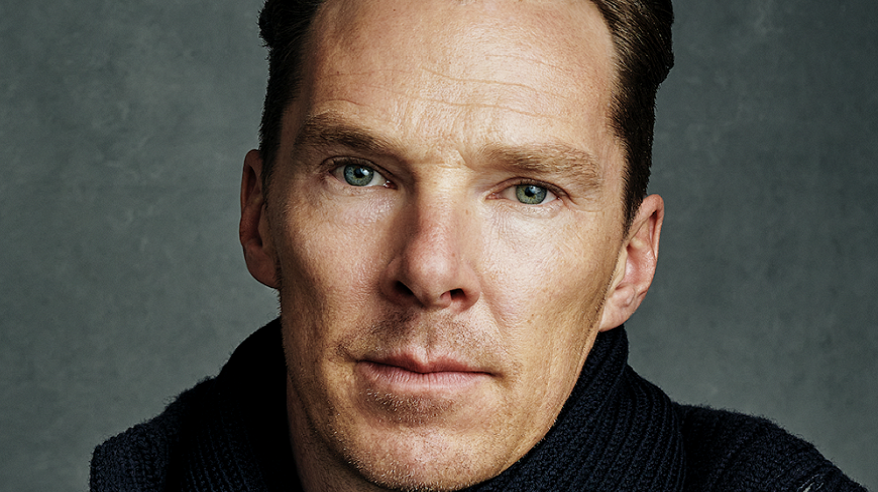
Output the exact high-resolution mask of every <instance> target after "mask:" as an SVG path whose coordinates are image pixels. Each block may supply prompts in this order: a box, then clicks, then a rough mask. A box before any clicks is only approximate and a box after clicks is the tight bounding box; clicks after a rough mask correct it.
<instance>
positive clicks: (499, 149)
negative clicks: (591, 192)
mask: <svg viewBox="0 0 878 492" xmlns="http://www.w3.org/2000/svg"><path fill="white" fill-rule="evenodd" d="M485 153H486V155H487V157H488V159H490V160H491V161H492V162H500V163H501V164H502V165H504V166H507V167H508V168H509V169H510V170H511V171H514V172H517V173H521V174H524V175H533V176H548V177H572V178H573V179H575V180H577V181H578V182H580V183H581V184H582V185H585V186H586V187H588V188H591V189H598V188H600V187H601V186H602V184H603V181H604V179H603V173H602V172H601V165H600V163H599V161H598V159H597V158H595V156H594V155H593V154H592V153H591V152H588V151H585V150H581V149H577V148H575V147H571V146H568V145H564V144H535V145H523V146H514V147H508V146H491V147H489V148H487V149H486V152H485Z"/></svg>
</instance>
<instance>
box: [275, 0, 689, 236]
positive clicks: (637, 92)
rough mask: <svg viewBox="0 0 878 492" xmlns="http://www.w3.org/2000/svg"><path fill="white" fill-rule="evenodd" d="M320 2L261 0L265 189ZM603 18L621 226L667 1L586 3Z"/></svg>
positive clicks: (635, 188)
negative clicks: (620, 165)
mask: <svg viewBox="0 0 878 492" xmlns="http://www.w3.org/2000/svg"><path fill="white" fill-rule="evenodd" d="M323 1H324V0H267V1H266V2H265V6H264V7H263V8H262V12H261V13H260V15H259V29H260V35H261V36H262V39H263V40H264V41H265V46H266V47H267V48H268V88H267V90H266V92H265V105H264V107H263V112H262V123H261V125H260V130H259V150H260V152H261V154H262V158H263V182H264V186H266V187H267V185H268V179H269V177H270V176H271V171H272V169H273V165H274V161H275V158H276V157H277V150H278V148H279V147H280V131H281V120H282V119H283V112H284V110H286V108H287V107H288V106H289V104H290V102H292V100H293V99H294V98H295V97H296V95H297V94H298V89H299V83H300V82H301V75H302V74H301V67H302V58H303V45H304V41H305V37H306V36H307V34H308V30H309V27H310V26H311V22H312V21H313V19H314V16H315V15H316V13H317V9H318V8H319V7H320V5H321V4H322V3H323ZM590 1H591V2H593V3H594V4H595V5H596V6H597V8H598V9H599V10H600V12H601V14H602V15H603V16H604V20H605V21H606V23H607V25H608V27H609V29H610V32H611V33H612V36H613V43H614V45H615V47H616V71H617V80H616V84H615V87H614V91H613V109H612V113H611V118H612V125H613V130H614V131H615V133H616V136H617V137H618V138H619V139H620V140H621V141H622V144H623V146H624V149H625V160H626V163H627V165H626V167H625V174H624V180H625V195H624V198H623V199H624V204H625V226H626V228H627V227H628V225H630V223H631V220H632V219H633V218H634V214H635V213H636V212H637V208H638V207H639V206H640V202H641V201H642V200H643V198H644V197H645V196H646V187H647V185H648V183H649V169H650V166H651V165H652V141H653V126H654V124H655V95H656V91H657V90H658V87H659V85H660V84H661V83H662V82H663V81H664V80H665V78H666V77H667V76H668V72H669V71H670V70H671V67H672V66H673V64H674V53H673V49H672V44H671V24H673V22H674V13H673V7H672V5H671V0H590Z"/></svg>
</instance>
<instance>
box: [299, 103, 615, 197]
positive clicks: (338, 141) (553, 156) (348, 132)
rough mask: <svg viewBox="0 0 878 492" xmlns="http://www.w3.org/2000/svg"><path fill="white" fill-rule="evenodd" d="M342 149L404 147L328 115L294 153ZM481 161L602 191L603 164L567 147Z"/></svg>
mask: <svg viewBox="0 0 878 492" xmlns="http://www.w3.org/2000/svg"><path fill="white" fill-rule="evenodd" d="M339 146H342V147H346V148H348V149H351V150H353V151H357V152H361V153H364V154H372V155H395V154H398V152H399V151H398V149H400V148H401V147H402V146H401V145H400V144H398V143H396V142H394V141H392V140H389V139H386V138H382V137H379V136H377V135H374V134H372V133H369V131H368V130H365V129H363V128H361V127H358V126H356V125H353V124H351V123H349V122H347V121H346V120H345V118H343V117H342V116H341V115H339V114H337V113H335V112H326V113H321V114H318V115H311V116H308V117H307V118H306V119H305V122H304V123H303V124H302V127H301V128H300V129H299V133H298V135H297V136H296V140H295V144H294V146H293V152H296V151H297V150H298V149H301V148H303V147H312V148H321V147H323V148H329V147H339ZM479 157H480V158H481V159H485V160H487V162H492V163H497V164H499V166H500V167H501V168H503V169H505V170H507V171H509V172H514V173H516V174H521V175H524V176H525V177H526V176H534V177H549V178H558V177H572V178H573V179H575V180H577V181H578V182H579V183H580V184H582V185H584V186H586V187H588V188H591V189H598V188H600V187H601V185H602V184H603V173H602V172H601V165H600V161H599V160H598V159H597V158H596V157H595V156H594V154H592V153H591V152H588V151H586V150H582V149H578V148H576V147H572V146H569V145H565V144H554V143H550V144H532V145H531V144H525V145H520V146H509V145H502V144H492V145H488V146H486V147H484V148H483V149H481V151H480V152H479Z"/></svg>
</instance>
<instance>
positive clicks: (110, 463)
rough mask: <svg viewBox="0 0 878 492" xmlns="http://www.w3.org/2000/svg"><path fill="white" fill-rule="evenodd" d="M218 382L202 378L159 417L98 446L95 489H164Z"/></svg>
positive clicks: (94, 458)
mask: <svg viewBox="0 0 878 492" xmlns="http://www.w3.org/2000/svg"><path fill="white" fill-rule="evenodd" d="M214 386H215V380H214V379H206V380H204V381H202V382H201V383H199V384H198V385H196V386H195V387H194V388H192V389H189V390H187V391H185V392H183V393H182V394H180V395H179V396H178V397H177V398H176V399H175V400H174V401H173V402H172V403H171V404H170V405H168V407H167V408H166V409H165V410H164V411H163V412H162V413H161V414H159V415H158V416H156V417H155V418H153V419H151V420H148V421H146V422H143V423H141V424H138V425H135V426H133V427H131V428H129V429H128V430H126V431H125V432H123V433H121V434H119V435H117V436H114V437H112V438H110V439H108V440H107V441H106V442H104V443H103V444H101V445H99V446H98V447H97V448H95V451H94V454H93V455H92V460H91V477H90V487H91V490H93V491H102V490H130V491H140V490H164V489H165V486H166V485H167V484H168V483H170V480H171V479H172V476H173V475H174V473H175V471H174V463H176V462H177V460H176V459H175V457H176V456H177V455H179V454H180V453H185V448H186V443H187V442H188V441H189V440H190V439H189V438H188V437H187V436H189V434H191V433H192V431H193V427H194V425H193V424H194V423H196V422H198V421H199V420H200V417H199V416H200V415H201V414H202V413H203V412H202V411H203V409H204V408H205V407H206V406H210V405H211V403H210V401H211V400H212V397H213V393H214Z"/></svg>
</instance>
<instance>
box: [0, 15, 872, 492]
mask: <svg viewBox="0 0 878 492" xmlns="http://www.w3.org/2000/svg"><path fill="white" fill-rule="evenodd" d="M259 4H260V2H259V0H246V1H243V0H224V1H210V2H209V1H205V0H197V1H196V0H191V1H180V0H176V1H175V0H162V1H158V0H140V1H137V2H134V1H131V0H75V1H74V0H47V1H40V2H9V1H4V2H3V4H2V5H0V163H2V164H0V165H2V168H0V169H2V175H0V225H2V234H0V313H2V331H0V436H2V444H0V456H2V460H0V488H2V489H3V490H16V491H30V490H33V491H46V490H84V489H85V488H86V486H87V485H86V484H87V476H88V461H89V457H90V453H91V450H92V448H93V447H94V445H95V444H97V443H98V442H100V441H101V440H103V439H105V438H106V437H108V436H110V435H112V434H115V433H118V432H120V431H123V430H124V429H126V428H127V427H128V426H129V425H131V424H134V423H136V422H138V421H141V420H144V419H146V418H148V417H150V416H153V415H155V414H156V413H158V412H159V411H160V410H161V409H162V408H163V406H164V405H165V404H166V403H167V402H168V401H169V398H170V397H171V396H172V395H174V394H176V393H178V392H179V391H181V390H183V389H185V388H187V387H189V386H191V385H192V384H193V383H195V382H196V381H197V380H198V379H200V378H202V377H203V376H206V375H210V374H215V373H216V372H217V370H218V369H219V367H220V366H221V365H222V363H223V362H224V361H225V360H226V358H227V357H228V355H229V353H230V352H231V351H232V350H233V348H234V347H235V346H236V345H237V343H238V342H239V341H240V340H242V339H243V338H244V337H245V336H246V335H247V334H248V333H249V332H250V331H252V330H253V329H255V328H256V327H258V326H260V325H261V324H262V323H264V322H266V321H268V320H270V319H271V318H272V317H274V316H275V315H276V307H275V300H274V295H273V294H272V292H270V291H269V290H267V289H265V288H263V287H261V286H260V285H259V284H257V283H256V282H255V281H254V280H252V279H251V278H250V277H249V275H248V274H247V272H246V269H245V267H244V263H243V261H242V259H241V254H240V248H239V245H238V244H237V229H236V228H237V214H238V205H237V200H238V198H237V193H238V179H239V174H240V169H241V163H242V159H243V156H244V153H245V152H246V151H247V150H248V149H250V148H251V147H254V146H255V145H256V130H257V126H258V120H259V113H260V105H261V99H262V94H263V89H264V82H265V70H266V67H265V62H264V56H265V54H264V52H263V50H262V48H261V46H260V42H259V40H258V39H257V29H256V24H255V23H256V12H257V10H258V7H259ZM676 10H677V18H678V22H677V26H676V31H675V38H676V53H677V60H678V62H677V67H676V68H675V70H674V71H673V72H672V74H671V78H670V80H669V81H668V83H667V84H666V85H665V86H664V88H663V90H662V92H661V94H660V98H659V108H658V118H659V123H658V127H657V138H656V159H655V160H656V164H655V172H654V181H653V187H652V189H653V191H655V192H658V193H660V194H662V195H663V196H664V197H665V200H666V203H667V219H666V221H665V228H664V234H663V236H662V238H663V241H662V245H661V259H660V261H659V271H658V277H657V280H656V283H655V285H654V286H653V289H652V292H651V293H650V295H649V296H648V297H647V301H646V303H645V305H644V306H643V307H642V309H641V311H640V312H638V313H637V314H636V315H635V317H634V319H632V321H631V322H630V323H629V324H628V328H629V334H630V338H631V341H632V355H631V363H632V365H633V366H634V367H635V368H636V369H637V370H639V371H640V372H641V373H643V374H644V375H645V376H646V377H648V378H649V379H652V380H654V381H655V382H656V383H658V384H659V385H660V386H661V387H663V388H664V389H665V390H666V391H667V392H668V393H670V394H671V395H672V396H673V397H674V398H677V399H679V400H683V401H688V402H695V403H706V404H710V405H714V406H718V407H728V408H734V409H739V410H743V411H746V412H751V413H755V414H762V415H768V416H770V417H772V418H774V419H776V420H777V421H778V422H780V423H781V424H782V425H783V426H785V427H786V428H787V429H789V430H790V431H792V432H794V433H796V434H799V435H801V436H803V437H805V438H806V439H808V440H811V441H813V442H815V443H816V444H817V445H818V447H819V448H820V449H821V450H822V451H823V452H824V453H825V454H826V455H827V456H828V457H829V458H830V459H832V460H834V461H836V462H837V463H838V464H839V466H841V467H842V468H843V469H844V470H846V471H847V472H848V473H849V474H850V475H851V476H852V477H854V478H855V479H857V480H859V481H861V482H863V483H864V484H866V485H867V486H868V487H869V488H872V489H876V490H878V467H876V466H875V464H876V457H878V453H876V451H875V443H876V441H878V418H876V415H878V332H876V325H878V308H876V302H875V300H876V296H875V288H876V283H878V282H876V281H878V271H876V270H878V261H876V247H875V243H876V241H878V228H876V218H878V205H876V196H878V170H876V167H875V160H876V158H878V96H876V92H875V86H876V82H878V77H876V75H878V50H876V48H878V29H876V28H875V26H878V5H876V3H875V2H874V0H847V1H845V0H840V1H834V2H827V1H824V0H788V1H784V2H780V1H773V0H738V1H734V2H729V1H726V0H679V1H677V2H676Z"/></svg>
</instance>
